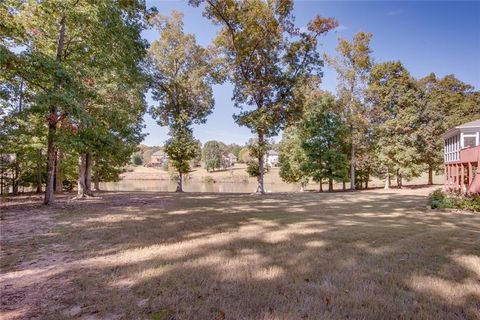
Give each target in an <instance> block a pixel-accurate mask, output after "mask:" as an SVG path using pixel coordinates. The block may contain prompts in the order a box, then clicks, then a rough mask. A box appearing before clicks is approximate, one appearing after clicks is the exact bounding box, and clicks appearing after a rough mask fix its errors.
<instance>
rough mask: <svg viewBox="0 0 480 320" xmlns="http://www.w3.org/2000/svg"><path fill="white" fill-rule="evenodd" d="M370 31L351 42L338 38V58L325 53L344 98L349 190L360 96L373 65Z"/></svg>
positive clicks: (360, 122)
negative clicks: (348, 140) (348, 137)
mask: <svg viewBox="0 0 480 320" xmlns="http://www.w3.org/2000/svg"><path fill="white" fill-rule="evenodd" d="M371 38H372V34H371V33H366V32H359V33H357V34H356V35H355V36H354V37H353V40H352V41H351V42H349V41H348V40H346V39H342V38H339V40H338V46H337V49H336V50H337V52H338V54H339V56H338V57H329V56H326V60H327V62H328V63H329V64H330V65H332V66H333V67H334V68H335V70H336V71H337V74H338V80H339V85H338V90H339V93H340V96H341V97H342V99H343V100H344V105H345V107H346V108H345V116H346V119H347V121H348V125H349V127H350V147H351V152H350V189H351V190H355V166H356V149H357V145H358V144H359V139H360V138H361V137H362V135H363V133H364V129H365V128H366V126H365V120H366V118H365V110H364V103H363V101H362V96H363V92H364V87H365V83H366V81H367V80H368V74H369V72H370V69H371V67H372V59H371V56H370V55H371V49H370V40H371Z"/></svg>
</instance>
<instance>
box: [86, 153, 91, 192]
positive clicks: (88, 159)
mask: <svg viewBox="0 0 480 320" xmlns="http://www.w3.org/2000/svg"><path fill="white" fill-rule="evenodd" d="M92 161H93V160H92V154H91V153H90V152H88V153H86V154H85V192H86V194H87V195H89V196H91V197H93V192H92Z"/></svg>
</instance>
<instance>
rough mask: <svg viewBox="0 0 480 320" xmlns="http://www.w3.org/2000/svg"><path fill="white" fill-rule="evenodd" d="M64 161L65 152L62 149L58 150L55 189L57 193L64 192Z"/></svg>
mask: <svg viewBox="0 0 480 320" xmlns="http://www.w3.org/2000/svg"><path fill="white" fill-rule="evenodd" d="M62 161H63V152H62V151H61V150H60V149H57V157H56V162H55V187H54V191H55V192H56V193H61V192H62V191H63V172H62Z"/></svg>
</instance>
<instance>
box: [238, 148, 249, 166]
mask: <svg viewBox="0 0 480 320" xmlns="http://www.w3.org/2000/svg"><path fill="white" fill-rule="evenodd" d="M250 160H251V156H250V150H249V149H248V148H247V147H245V148H242V149H241V150H240V152H239V153H238V162H241V163H247V162H248V161H250Z"/></svg>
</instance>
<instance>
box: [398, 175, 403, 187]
mask: <svg viewBox="0 0 480 320" xmlns="http://www.w3.org/2000/svg"><path fill="white" fill-rule="evenodd" d="M397 187H398V188H399V189H402V187H403V182H402V175H401V174H400V173H398V172H397Z"/></svg>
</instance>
